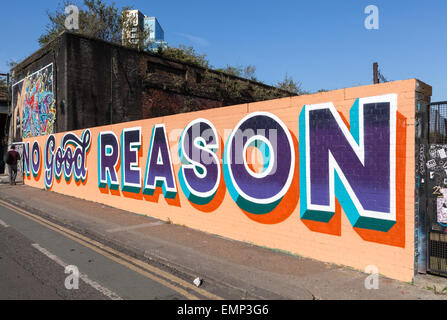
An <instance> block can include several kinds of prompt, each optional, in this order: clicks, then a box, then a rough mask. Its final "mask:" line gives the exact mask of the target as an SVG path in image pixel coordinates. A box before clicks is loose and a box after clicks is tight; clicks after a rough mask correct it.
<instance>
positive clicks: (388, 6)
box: [0, 0, 447, 101]
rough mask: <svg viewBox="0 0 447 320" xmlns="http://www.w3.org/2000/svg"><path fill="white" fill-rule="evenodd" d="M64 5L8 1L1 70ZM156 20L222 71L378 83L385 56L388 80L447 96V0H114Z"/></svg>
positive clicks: (320, 83) (324, 83)
mask: <svg viewBox="0 0 447 320" xmlns="http://www.w3.org/2000/svg"><path fill="white" fill-rule="evenodd" d="M58 3H59V1H57V0H56V1H45V0H41V1H27V0H23V1H2V10H1V12H0V30H2V34H1V39H2V46H1V50H0V72H6V71H7V70H8V67H7V65H6V62H7V61H9V60H11V59H13V60H21V59H23V58H25V57H27V56H28V55H30V54H31V53H33V52H34V51H35V50H36V49H38V48H39V45H38V43H37V39H38V37H39V35H40V34H41V33H42V32H43V31H44V29H45V26H46V24H47V21H48V19H47V17H46V10H47V9H50V10H53V8H55V7H56V6H57V4H58ZM115 3H116V5H117V6H119V7H122V6H126V5H132V6H134V7H135V8H138V9H140V10H141V11H143V13H145V14H146V15H148V16H156V17H157V18H158V19H159V21H160V23H161V25H162V26H163V28H164V30H165V37H166V41H168V42H169V44H170V45H173V46H177V45H179V44H185V45H188V46H189V45H192V46H194V47H195V48H196V50H197V51H198V52H200V53H205V54H206V55H207V56H208V58H209V60H210V62H211V64H212V65H213V66H215V67H224V66H226V65H227V64H230V65H236V66H238V65H248V64H250V65H254V66H256V68H257V72H256V74H257V77H258V78H259V79H260V80H262V81H264V82H266V83H268V84H274V83H276V82H277V81H279V80H282V79H283V78H284V76H285V74H286V73H287V74H288V75H289V76H291V77H293V79H294V80H296V81H299V82H301V83H302V86H303V88H304V89H306V90H309V91H316V90H318V89H328V90H331V89H338V88H344V87H350V86H357V85H366V84H370V83H371V82H372V63H373V62H374V61H378V62H379V65H380V69H381V71H382V73H383V74H384V75H385V77H387V79H390V80H402V79H409V78H418V79H420V80H422V81H424V82H426V83H428V84H430V85H431V86H432V87H433V98H432V100H433V101H439V100H447V41H446V40H447V22H446V21H447V1H445V0H427V1H420V0H419V1H418V0H380V1H379V0H368V1H364V0H338V1H331V0H312V1H310V0H306V1H304V0H276V1H271V0H270V1H265V0H257V1H254V0H238V1H234V0H225V1H216V0H206V1H205V0H191V1H169V0H163V1H148V0H117V1H115ZM370 4H373V5H376V6H377V7H378V8H379V10H380V25H379V27H380V29H379V30H367V29H366V28H365V27H364V20H365V18H366V17H367V15H366V14H365V13H364V10H365V7H366V6H367V5H370Z"/></svg>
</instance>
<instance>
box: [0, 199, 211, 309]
mask: <svg viewBox="0 0 447 320" xmlns="http://www.w3.org/2000/svg"><path fill="white" fill-rule="evenodd" d="M76 279H77V280H76ZM76 283H78V285H76ZM76 287H78V289H76ZM0 299H1V300H9V299H20V300H22V299H25V300H28V299H39V300H41V299H44V300H61V299H62V300H99V299H101V300H102V299H112V300H121V299H124V300H127V299H131V300H173V299H174V300H183V299H192V300H193V299H219V297H217V296H214V295H212V294H209V293H207V292H206V291H204V290H203V289H199V288H196V287H195V286H194V285H193V284H192V283H190V282H188V281H185V280H183V279H181V278H179V277H177V276H175V275H173V274H170V273H169V272H167V271H165V270H161V269H158V268H156V267H153V266H151V265H148V264H146V263H145V262H142V261H140V260H136V259H133V258H132V257H129V256H126V255H125V254H122V253H120V252H118V251H115V250H114V249H112V248H109V247H107V246H104V245H103V244H100V243H97V242H95V241H94V240H92V239H89V238H86V237H85V236H82V235H79V234H77V233H75V232H73V231H71V230H69V229H65V228H64V227H62V226H59V225H56V224H54V223H52V222H51V221H48V220H45V219H44V218H42V217H39V216H36V215H33V214H32V213H31V212H28V211H25V210H23V209H19V208H14V207H11V205H9V204H7V203H4V202H2V201H1V202H0Z"/></svg>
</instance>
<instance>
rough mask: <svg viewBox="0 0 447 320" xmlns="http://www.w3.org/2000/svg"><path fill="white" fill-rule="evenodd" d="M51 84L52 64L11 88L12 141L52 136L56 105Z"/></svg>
mask: <svg viewBox="0 0 447 320" xmlns="http://www.w3.org/2000/svg"><path fill="white" fill-rule="evenodd" d="M53 81H54V79H53V64H50V65H48V66H46V67H44V68H42V69H41V70H39V71H37V72H35V73H33V74H29V75H27V76H26V77H25V78H24V79H22V80H21V81H19V82H17V83H15V84H14V85H13V87H12V107H13V109H12V110H13V124H15V125H14V126H13V127H14V132H13V136H14V138H16V139H20V138H22V137H23V138H30V137H37V136H42V135H50V134H52V133H54V125H55V121H56V101H55V96H54V83H53Z"/></svg>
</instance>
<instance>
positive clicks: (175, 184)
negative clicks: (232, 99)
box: [24, 95, 398, 233]
mask: <svg viewBox="0 0 447 320" xmlns="http://www.w3.org/2000/svg"><path fill="white" fill-rule="evenodd" d="M396 113H397V96H396V95H387V96H379V97H371V98H362V99H357V101H356V102H355V104H354V105H353V106H352V108H351V123H350V128H348V126H347V125H346V124H345V123H344V122H343V120H342V119H341V117H340V115H339V114H338V112H337V111H336V109H335V107H334V105H333V104H332V103H326V104H317V105H308V106H304V107H303V109H302V111H301V113H300V114H297V117H299V148H297V147H296V144H295V143H294V139H293V137H292V135H291V132H290V130H289V128H287V126H286V125H285V124H284V122H283V121H282V120H281V119H280V118H278V117H277V116H275V115H274V114H272V113H269V112H254V113H251V114H249V115H247V116H246V117H244V118H243V119H241V120H240V122H239V123H238V124H237V125H236V126H235V128H233V129H232V130H231V133H230V134H229V136H228V137H226V139H225V141H226V142H225V144H224V146H221V145H220V143H219V141H220V139H221V137H219V135H218V133H217V130H216V128H215V126H214V125H213V123H212V122H210V121H209V120H207V119H204V118H199V119H196V120H194V121H192V122H190V123H189V124H188V125H187V126H186V127H185V128H183V132H182V134H181V135H180V138H179V140H178V149H177V150H172V149H171V148H170V142H169V139H168V132H167V130H166V126H165V124H163V123H159V124H155V125H153V126H152V127H150V128H146V127H141V126H138V127H130V128H123V129H122V130H120V132H115V131H99V132H97V133H95V134H93V133H92V131H91V130H90V129H88V130H85V131H84V132H83V133H82V135H80V136H78V135H76V134H74V133H71V132H70V133H66V134H64V135H63V136H62V137H61V139H59V140H58V139H57V138H56V137H55V135H50V136H49V137H48V138H46V141H45V143H44V144H42V143H41V142H38V141H37V140H36V141H32V140H28V141H27V142H26V144H25V148H24V152H25V154H24V158H25V173H26V175H27V176H28V178H30V177H31V175H32V176H33V177H34V179H35V180H39V181H40V180H42V182H43V184H44V185H45V187H46V189H48V190H51V189H52V188H53V186H54V184H55V183H57V184H59V183H61V181H64V180H65V183H67V184H70V183H75V184H76V186H77V187H78V188H85V186H86V185H88V186H90V187H91V186H93V185H94V186H95V188H97V189H101V190H102V191H104V190H109V191H110V192H113V191H121V192H123V193H124V192H125V193H131V194H134V195H135V197H138V196H141V197H143V196H144V195H146V196H153V195H154V193H155V192H156V191H157V189H160V190H161V191H162V193H163V195H164V197H165V198H166V199H175V198H177V197H178V193H179V192H182V193H183V195H184V196H185V197H186V198H187V199H188V201H189V202H191V203H192V204H194V205H197V206H205V205H208V204H210V203H211V202H212V201H213V200H214V199H215V198H216V195H217V193H218V190H219V186H220V185H221V181H223V182H224V184H225V186H226V190H227V191H228V193H229V195H230V196H231V198H232V199H233V201H234V202H235V203H236V204H237V206H239V207H240V208H241V209H242V210H244V211H246V212H248V213H249V214H252V215H258V216H262V215H268V214H271V213H272V212H274V211H275V209H276V208H278V206H280V204H281V202H282V201H283V199H284V198H285V197H286V195H287V194H288V193H289V192H290V189H291V187H292V182H293V180H294V178H295V177H296V176H298V175H299V177H300V178H299V189H300V194H299V198H300V216H301V219H302V220H309V221H315V222H323V223H329V222H330V221H331V220H332V219H333V217H334V214H335V211H336V205H335V201H336V199H337V200H338V201H339V203H340V205H341V207H342V208H343V210H344V212H345V213H346V215H347V217H348V219H349V221H350V223H351V225H352V227H355V228H359V229H366V230H374V231H380V232H383V233H386V232H388V231H389V230H390V229H391V228H392V227H393V226H394V225H395V224H396V222H397V215H396V192H398V190H396V167H397V166H396V135H397V132H396ZM144 139H149V140H150V143H149V147H148V149H143V140H144ZM93 144H95V145H96V146H95V148H94V149H95V150H96V154H89V151H90V149H91V146H92V145H93ZM250 148H251V149H255V150H256V151H257V153H258V155H259V157H258V160H257V166H256V165H255V164H254V161H250V159H249V157H247V154H248V150H249V149H250ZM220 149H223V150H220ZM173 152H174V154H173ZM174 156H175V157H174ZM174 158H175V159H179V161H180V170H179V171H178V174H176V172H175V171H174V163H173V159H174ZM89 159H92V160H91V161H89ZM295 159H297V161H296V160H295ZM93 163H94V165H95V166H96V170H95V171H96V173H97V174H96V176H91V175H90V176H89V175H88V171H89V169H90V167H91V166H92V164H93ZM296 163H299V165H295V164H296ZM87 164H89V165H87ZM41 176H43V178H41ZM62 177H63V178H62ZM222 179H223V180H222ZM73 180H74V182H72V181H73Z"/></svg>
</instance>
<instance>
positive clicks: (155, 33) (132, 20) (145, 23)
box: [122, 10, 168, 51]
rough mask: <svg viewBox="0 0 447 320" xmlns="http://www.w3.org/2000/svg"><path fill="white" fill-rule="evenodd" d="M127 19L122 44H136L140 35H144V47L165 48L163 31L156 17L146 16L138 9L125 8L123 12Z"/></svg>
mask: <svg viewBox="0 0 447 320" xmlns="http://www.w3.org/2000/svg"><path fill="white" fill-rule="evenodd" d="M124 14H125V15H126V16H127V20H126V23H125V26H124V29H123V33H122V42H123V45H126V44H128V43H129V42H130V43H131V44H138V43H139V41H140V36H141V35H144V36H145V39H143V43H144V48H145V49H146V50H151V51H156V50H157V49H158V48H159V47H162V48H164V49H166V48H167V46H168V43H167V42H166V41H165V32H164V30H163V28H162V27H161V25H160V23H159V22H158V20H157V18H156V17H147V16H145V15H144V14H143V13H142V12H141V11H140V10H127V11H125V12H124Z"/></svg>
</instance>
